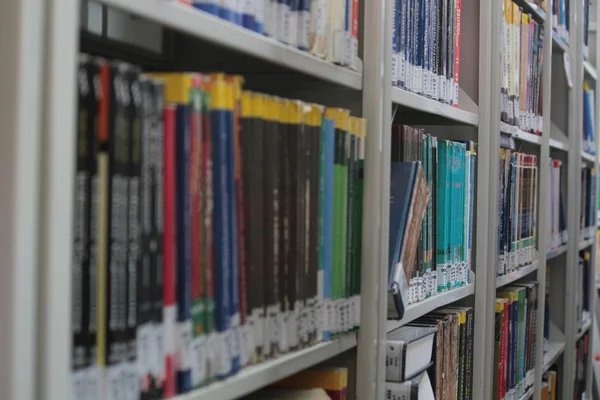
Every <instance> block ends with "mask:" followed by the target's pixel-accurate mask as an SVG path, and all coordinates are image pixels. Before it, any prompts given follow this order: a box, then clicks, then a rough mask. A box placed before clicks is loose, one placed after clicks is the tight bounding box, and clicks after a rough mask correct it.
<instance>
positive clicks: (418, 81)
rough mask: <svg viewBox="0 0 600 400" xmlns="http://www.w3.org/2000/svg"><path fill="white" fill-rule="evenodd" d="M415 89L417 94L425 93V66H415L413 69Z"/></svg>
mask: <svg viewBox="0 0 600 400" xmlns="http://www.w3.org/2000/svg"><path fill="white" fill-rule="evenodd" d="M413 90H414V91H415V93H417V94H423V68H422V67H415V68H414V70H413Z"/></svg>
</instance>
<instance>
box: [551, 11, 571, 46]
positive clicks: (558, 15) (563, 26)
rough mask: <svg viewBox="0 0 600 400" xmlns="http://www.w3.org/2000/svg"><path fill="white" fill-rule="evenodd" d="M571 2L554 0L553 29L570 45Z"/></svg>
mask: <svg viewBox="0 0 600 400" xmlns="http://www.w3.org/2000/svg"><path fill="white" fill-rule="evenodd" d="M569 3H570V2H569V0H552V29H553V30H554V31H555V32H556V33H557V34H558V36H559V37H560V38H561V39H562V40H563V42H565V43H569V24H570V19H569V18H570V17H569V6H570V4H569Z"/></svg>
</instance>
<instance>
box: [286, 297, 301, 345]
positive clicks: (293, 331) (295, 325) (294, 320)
mask: <svg viewBox="0 0 600 400" xmlns="http://www.w3.org/2000/svg"><path fill="white" fill-rule="evenodd" d="M299 308H300V302H299V301H296V303H295V304H294V309H293V310H292V311H291V312H290V316H289V318H288V327H287V331H288V341H289V344H290V348H295V347H297V346H298V337H302V334H303V331H304V327H303V326H302V325H303V323H302V321H301V313H300V312H299V311H300V310H299Z"/></svg>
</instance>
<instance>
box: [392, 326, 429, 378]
mask: <svg viewBox="0 0 600 400" xmlns="http://www.w3.org/2000/svg"><path fill="white" fill-rule="evenodd" d="M436 332H437V329H435V328H428V327H418V326H403V327H401V328H399V329H396V330H395V331H392V332H390V333H388V335H387V338H386V381H389V382H403V381H404V380H405V379H406V378H407V377H410V376H412V375H414V374H415V373H417V372H419V371H422V370H423V369H425V368H426V367H427V366H428V364H429V362H430V360H431V356H432V353H433V343H434V338H435V336H434V334H435V333H436Z"/></svg>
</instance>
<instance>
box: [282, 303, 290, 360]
mask: <svg viewBox="0 0 600 400" xmlns="http://www.w3.org/2000/svg"><path fill="white" fill-rule="evenodd" d="M290 319H291V315H290V314H289V313H288V312H280V313H279V327H280V328H279V349H280V350H281V351H282V352H284V353H286V352H287V351H288V349H289V348H290V343H289V335H290V333H289V332H288V328H289V325H288V323H289V320H290Z"/></svg>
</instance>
